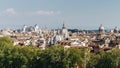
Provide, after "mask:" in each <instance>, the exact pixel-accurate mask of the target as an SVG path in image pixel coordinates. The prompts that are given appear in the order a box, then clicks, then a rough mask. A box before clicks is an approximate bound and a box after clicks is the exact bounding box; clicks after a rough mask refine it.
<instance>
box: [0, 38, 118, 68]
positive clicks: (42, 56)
mask: <svg viewBox="0 0 120 68" xmlns="http://www.w3.org/2000/svg"><path fill="white" fill-rule="evenodd" d="M78 65H80V66H81V67H82V68H120V49H118V48H113V49H112V50H111V52H100V53H99V54H94V53H90V52H89V50H88V49H77V48H69V49H64V47H62V46H52V47H48V48H46V49H45V50H40V49H39V48H37V47H32V46H13V43H12V40H11V39H10V38H8V37H0V68H76V67H77V66H78Z"/></svg>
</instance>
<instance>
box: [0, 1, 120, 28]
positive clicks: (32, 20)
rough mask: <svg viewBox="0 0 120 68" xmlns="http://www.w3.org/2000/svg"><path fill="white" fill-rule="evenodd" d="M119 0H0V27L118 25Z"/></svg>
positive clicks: (119, 24) (119, 15)
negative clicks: (64, 24)
mask: <svg viewBox="0 0 120 68" xmlns="http://www.w3.org/2000/svg"><path fill="white" fill-rule="evenodd" d="M119 3H120V0H0V28H20V27H22V25H24V24H25V25H28V26H32V25H34V24H38V25H39V26H40V27H41V28H43V27H45V26H46V27H48V28H52V29H53V28H61V26H62V23H63V21H64V22H65V23H66V26H67V27H68V28H73V29H74V28H78V29H98V27H99V25H100V24H103V25H104V27H105V28H106V29H113V28H114V27H115V26H118V27H119V28H120V4H119Z"/></svg>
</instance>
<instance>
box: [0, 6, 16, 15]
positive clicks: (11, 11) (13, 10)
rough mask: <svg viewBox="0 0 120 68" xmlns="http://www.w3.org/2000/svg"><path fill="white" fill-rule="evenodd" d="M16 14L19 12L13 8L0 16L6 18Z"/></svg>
mask: <svg viewBox="0 0 120 68" xmlns="http://www.w3.org/2000/svg"><path fill="white" fill-rule="evenodd" d="M16 14H17V12H16V11H15V9H13V8H7V9H5V10H4V11H2V12H1V13H0V15H2V16H6V15H8V16H15V15H16Z"/></svg>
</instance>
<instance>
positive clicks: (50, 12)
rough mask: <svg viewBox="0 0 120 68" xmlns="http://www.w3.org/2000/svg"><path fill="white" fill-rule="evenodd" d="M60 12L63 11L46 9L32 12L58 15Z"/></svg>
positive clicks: (34, 13)
mask: <svg viewBox="0 0 120 68" xmlns="http://www.w3.org/2000/svg"><path fill="white" fill-rule="evenodd" d="M60 13H61V12H60V11H44V10H39V11H35V12H32V14H33V15H58V14H60Z"/></svg>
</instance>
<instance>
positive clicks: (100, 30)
mask: <svg viewBox="0 0 120 68" xmlns="http://www.w3.org/2000/svg"><path fill="white" fill-rule="evenodd" d="M104 32H105V31H104V27H103V26H102V24H100V27H99V33H104Z"/></svg>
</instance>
